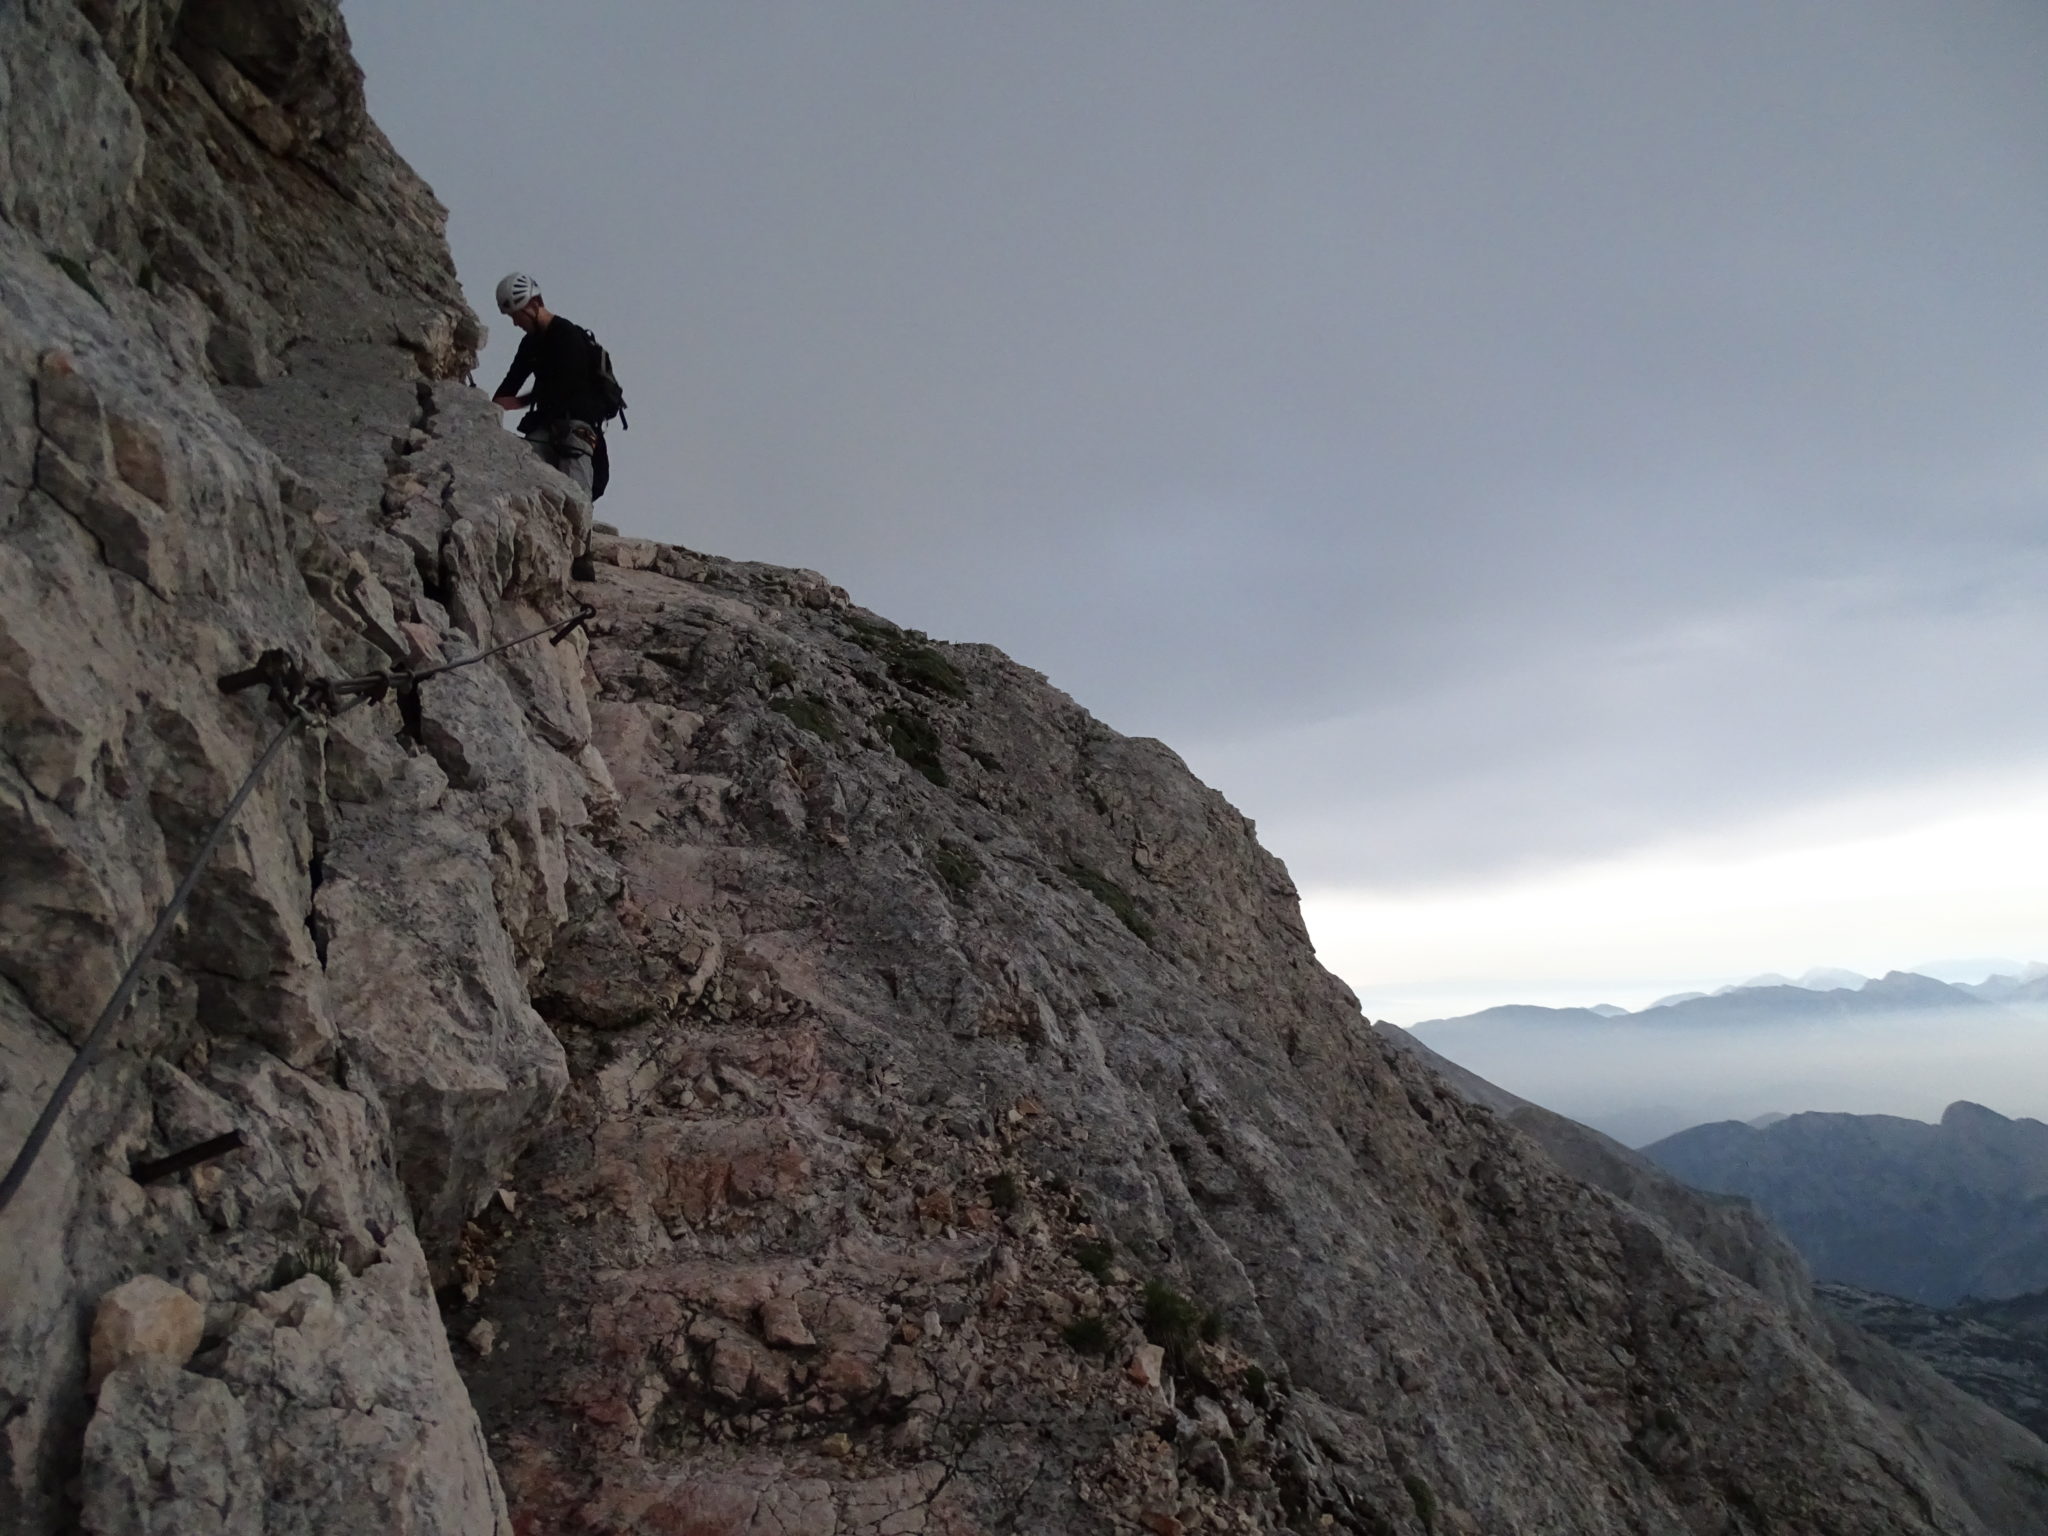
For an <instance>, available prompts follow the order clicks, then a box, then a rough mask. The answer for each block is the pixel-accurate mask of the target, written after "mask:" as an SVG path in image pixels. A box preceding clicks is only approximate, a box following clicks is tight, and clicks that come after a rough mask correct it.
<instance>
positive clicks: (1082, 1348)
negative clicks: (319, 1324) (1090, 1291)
mask: <svg viewBox="0 0 2048 1536" xmlns="http://www.w3.org/2000/svg"><path fill="white" fill-rule="evenodd" d="M1060 1337H1061V1338H1062V1339H1064V1340H1065V1341H1066V1345H1067V1348H1069V1349H1071V1350H1073V1351H1074V1352H1075V1353H1076V1354H1080V1355H1106V1354H1108V1353H1109V1324H1107V1323H1105V1322H1104V1321H1103V1320H1102V1319H1101V1318H1099V1317H1077V1318H1075V1319H1074V1320H1073V1321H1072V1322H1071V1323H1069V1324H1067V1326H1066V1327H1065V1328H1063V1329H1061V1330H1060Z"/></svg>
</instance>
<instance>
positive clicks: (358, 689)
mask: <svg viewBox="0 0 2048 1536" xmlns="http://www.w3.org/2000/svg"><path fill="white" fill-rule="evenodd" d="M596 616H597V610H596V609H595V608H592V607H591V606H590V604H588V603H585V604H583V605H582V607H581V608H579V609H578V610H577V611H576V613H575V614H573V615H572V616H571V617H569V618H567V619H560V620H557V621H556V622H555V623H553V624H548V625H544V626H543V627H541V628H540V629H536V630H532V631H530V632H529V633H527V634H524V635H521V636H519V637H518V638H517V639H514V640H507V641H505V642H504V644H502V645H494V646H492V647H491V648H490V649H489V650H487V651H479V652H478V653H477V654H476V655H474V656H465V657H463V658H462V659H461V660H459V661H450V662H443V663H442V664H441V665H439V666H435V667H429V668H427V669H426V670H425V671H423V672H415V671H412V670H411V669H410V668H405V669H401V670H399V671H397V672H390V671H385V672H373V673H370V674H368V675H367V676H364V677H349V678H336V679H325V678H321V679H314V680H311V681H307V680H305V679H304V678H303V677H302V676H301V675H300V673H299V670H298V665H297V663H296V662H294V661H293V660H292V659H291V657H290V656H289V655H288V654H287V653H285V652H284V651H276V650H273V651H266V652H264V654H263V656H262V658H261V659H260V660H258V662H257V663H256V665H255V666H253V667H250V668H248V669H247V670H245V671H242V672H235V673H230V674H229V675H228V676H226V677H223V678H222V679H221V680H220V689H221V692H223V693H239V692H241V691H242V690H243V689H245V688H251V687H254V686H256V685H257V684H258V683H263V684H267V685H269V688H270V692H271V697H272V698H273V699H274V700H276V701H277V702H278V703H279V704H280V705H281V706H282V707H283V708H284V709H285V710H287V711H288V712H289V714H290V716H291V718H290V719H288V720H286V721H285V723H284V725H283V727H282V728H281V729H280V730H279V731H278V733H277V734H276V735H275V736H273V737H271V738H270V744H269V745H268V746H266V747H265V748H264V749H263V754H262V756H260V757H258V758H257V759H256V764H255V766H254V767H252V768H251V769H250V770H249V772H248V774H247V776H246V777H244V778H243V780H242V784H241V787H240V788H239V789H237V790H236V791H235V794H234V798H233V799H231V800H229V801H228V805H227V809H226V810H224V811H222V812H221V813H220V816H219V818H218V819H216V820H215V822H214V824H213V826H212V828H211V829H210V830H209V831H208V832H207V834H206V839H205V841H203V842H202V843H200V845H199V851H198V852H197V853H196V854H194V855H193V856H192V864H191V867H190V868H189V869H187V870H186V871H185V877H184V878H183V879H182V880H180V881H179V882H178V888H177V889H176V890H175V891H173V892H172V893H171V899H170V901H169V902H168V903H167V904H166V905H165V907H164V909H163V911H162V912H161V913H159V914H158V915H157V920H156V926H155V927H153V928H151V929H150V930H149V937H148V938H146V939H144V940H143V941H142V947H141V948H140V949H139V950H137V951H136V952H135V958H134V959H133V960H130V961H129V962H128V969H127V970H125V971H123V972H122V973H121V980H120V982H119V984H118V985H116V986H115V988H114V995H113V996H112V997H110V998H108V999H107V1005H106V1007H104V1008H102V1009H101V1010H100V1016H99V1018H98V1019H97V1020H96V1021H95V1022H94V1024H93V1026H92V1028H91V1030H90V1031H88V1032H87V1034H86V1037H85V1039H84V1041H83V1042H82V1043H81V1044H80V1045H79V1047H78V1052H77V1054H76V1055H74V1056H73V1057H72V1058H71V1065H70V1066H68V1067H66V1068H65V1069H64V1075H63V1077H61V1078H59V1079H58V1081H57V1086H56V1088H55V1090H54V1091H53V1092H52V1093H51V1094H50V1099H49V1102H48V1103H47V1104H45V1105H44V1106H43V1112H42V1113H41V1114H40V1115H38V1116H37V1117H36V1123H35V1125H34V1127H33V1128H32V1129H31V1130H30V1131H29V1133H28V1140H26V1141H24V1142H23V1143H22V1144H21V1150H20V1151H19V1152H17V1153H16V1154H15V1155H14V1162H13V1165H12V1166H11V1167H9V1168H8V1170H7V1177H6V1178H4V1179H0V1211H5V1210H6V1209H7V1206H8V1204H9V1202H10V1201H12V1200H13V1199H14V1194H15V1191H16V1190H18V1189H20V1188H21V1185H22V1182H23V1180H25V1179H26V1178H27V1177H28V1174H29V1170H30V1169H31V1168H33V1167H34V1166H35V1164H36V1159H37V1158H38V1157H39V1156H41V1154H42V1150H43V1144H44V1143H45V1142H46V1141H48V1140H49V1139H50V1132H51V1131H53V1130H54V1129H55V1128H56V1125H57V1120H58V1118H59V1116H61V1115H62V1114H63V1113H64V1105H65V1103H66V1102H67V1101H68V1100H69V1099H70V1097H71V1095H72V1092H73V1091H74V1090H75V1089H76V1088H77V1087H78V1084H79V1082H80V1081H81V1080H82V1079H83V1078H84V1076H85V1074H86V1072H87V1071H88V1070H89V1069H90V1068H91V1067H92V1064H93V1062H94V1061H96V1060H97V1059H98V1058H99V1054H100V1048H101V1047H102V1046H103V1045H104V1044H105V1043H106V1039H107V1036H108V1034H109V1033H110V1032H111V1031H112V1029H113V1027H114V1024H115V1023H116V1022H117V1021H118V1020H119V1019H120V1018H121V1017H122V1016H123V1015H124V1014H125V1013H126V1012H127V1011H128V1004H129V1003H130V1002H131V1001H133V999H134V997H135V989H136V988H137V987H138V986H139V985H141V982H142V972H143V968H144V967H145V966H147V965H148V964H149V962H150V960H151V959H152V958H153V957H154V956H155V954H156V952H157V949H158V947H159V946H160V945H162V943H163V941H164V939H165V938H166V937H168V936H169V934H170V931H171V928H172V925H174V924H175V923H176V922H177V920H178V917H179V914H181V913H182V912H183V911H184V910H185V903H186V902H187V901H189V900H191V897H192V892H193V890H194V889H195V888H196V887H197V886H198V884H199V877H200V875H201V874H202V873H204V872H205V869H206V866H207V864H208V863H209V862H210V861H211V860H212V858H213V855H214V851H215V850H216V849H217V848H219V847H220V844H221V839H222V838H224V837H225V836H227V830H228V828H229V826H230V825H232V824H233V822H234V819H235V817H236V815H237V814H238V813H239V812H240V811H241V809H242V806H243V804H244V803H245V802H246V801H247V800H248V798H249V796H250V795H251V794H252V793H253V792H254V791H255V788H256V784H257V781H258V780H260V779H261V778H262V777H263V774H264V771H265V770H266V769H268V768H269V767H270V765H271V764H272V763H273V762H275V761H276V759H277V756H278V754H279V753H280V752H282V751H283V750H284V745H285V743H286V742H288V741H290V740H291V739H292V737H293V736H295V735H297V734H298V732H299V729H300V727H302V726H304V725H305V724H306V723H307V722H308V721H309V720H311V719H312V715H311V713H310V712H309V710H311V709H317V710H319V711H320V712H321V713H323V714H325V715H326V716H327V717H328V718H330V719H339V718H341V716H343V715H345V714H347V713H348V712H349V711H350V710H352V709H354V708H355V707H356V706H357V705H358V704H366V703H372V702H374V701H376V700H378V699H381V698H383V697H384V695H385V694H386V693H387V692H389V691H391V690H392V689H394V688H395V689H397V690H399V691H400V692H410V691H413V690H416V689H417V688H418V687H419V685H420V684H421V683H423V682H425V681H427V680H428V679H429V678H433V677H439V676H441V675H442V674H443V673H445V672H458V671H460V670H461V669H462V668H464V667H473V666H475V665H476V664H477V663H478V662H480V661H488V660H490V658H491V657H493V656H498V655H502V654H503V653H504V652H506V651H509V650H511V649H512V648H513V647H514V646H518V645H524V644H526V643H527V642H528V641H529V640H538V639H539V638H540V637H541V636H542V635H552V636H553V637H554V638H553V640H552V641H551V642H550V643H551V644H554V645H560V644H561V643H562V642H563V641H564V640H566V639H568V638H569V636H570V635H572V634H574V633H575V632H576V631H577V630H578V629H580V628H581V627H582V626H583V625H584V623H585V622H586V621H588V620H590V619H592V618H595V617H596ZM350 696H352V697H350ZM343 697H350V702H349V703H347V704H344V705H342V706H341V707H340V708H338V709H337V708H336V707H335V701H336V700H337V699H339V698H343Z"/></svg>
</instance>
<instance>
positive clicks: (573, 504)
mask: <svg viewBox="0 0 2048 1536" xmlns="http://www.w3.org/2000/svg"><path fill="white" fill-rule="evenodd" d="M526 441H527V445H528V446H529V447H531V448H532V449H533V451H534V453H535V454H536V455H537V456H538V457H539V459H540V461H541V462H542V463H543V464H546V465H548V466H549V467H550V468H552V469H558V470H560V471H561V472H562V473H563V474H565V475H567V476H568V477H569V479H570V481H571V482H572V483H573V484H574V485H575V487H576V489H577V490H578V491H580V492H581V493H582V494H581V495H579V496H576V497H574V498H572V499H571V501H570V503H569V518H570V521H571V522H572V523H573V524H574V535H573V538H572V540H571V545H570V547H571V548H572V549H573V550H574V551H575V558H574V563H573V564H572V566H571V567H570V570H571V574H572V575H573V576H574V577H575V579H576V580H578V581H589V580H591V579H592V578H593V577H594V575H595V574H596V573H595V571H594V570H593V569H592V567H591V563H590V524H591V520H592V519H593V517H594V516H595V515H596V511H597V505H596V503H595V502H594V501H593V500H592V499H591V495H590V488H591V485H592V483H593V481H592V470H593V469H594V468H595V466H594V465H593V464H592V463H591V459H590V454H591V450H592V449H593V448H595V447H596V445H597V430H596V429H595V428H594V427H587V426H585V425H584V424H583V423H582V422H580V421H572V422H570V423H568V428H567V430H564V431H555V430H552V429H549V428H542V429H541V430H539V431H537V432H530V433H528V434H527V436H526Z"/></svg>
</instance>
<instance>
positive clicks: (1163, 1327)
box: [1143, 1280, 1213, 1369]
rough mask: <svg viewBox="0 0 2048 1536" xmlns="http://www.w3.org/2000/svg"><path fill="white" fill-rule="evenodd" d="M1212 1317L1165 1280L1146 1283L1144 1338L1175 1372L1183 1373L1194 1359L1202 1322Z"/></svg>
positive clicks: (1200, 1335)
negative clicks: (1180, 1371)
mask: <svg viewBox="0 0 2048 1536" xmlns="http://www.w3.org/2000/svg"><path fill="white" fill-rule="evenodd" d="M1211 1315H1213V1314H1210V1313H1207V1312H1205V1311H1204V1310H1203V1309H1202V1308H1201V1307H1200V1306H1198V1305H1197V1304H1196V1303H1194V1302H1192V1301H1190V1300H1189V1299H1188V1298H1187V1297H1185V1296H1183V1295H1181V1293H1180V1292H1179V1291H1176V1290H1175V1289H1174V1288H1173V1287H1172V1286H1170V1285H1168V1284H1167V1283H1166V1282H1165V1281H1164V1280H1147V1281H1146V1282H1145V1311H1144V1318H1143V1322H1144V1327H1145V1337H1146V1338H1148V1339H1150V1340H1151V1341H1152V1342H1153V1343H1154V1344H1157V1345H1158V1346H1159V1347H1160V1348H1161V1349H1163V1350H1165V1351H1166V1358H1167V1359H1168V1360H1169V1361H1171V1362H1172V1363H1173V1364H1174V1365H1175V1367H1176V1368H1181V1369H1184V1368H1185V1367H1186V1366H1187V1364H1188V1362H1189V1361H1190V1360H1192V1359H1193V1358H1194V1353H1195V1344H1196V1342H1197V1341H1198V1340H1199V1339H1200V1338H1201V1337H1202V1326H1203V1320H1204V1318H1206V1317H1208V1316H1211Z"/></svg>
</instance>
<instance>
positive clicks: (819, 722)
mask: <svg viewBox="0 0 2048 1536" xmlns="http://www.w3.org/2000/svg"><path fill="white" fill-rule="evenodd" d="M768 707H769V708H770V709H772V710H774V711H775V713H777V714H778V715H782V716H785V717H786V718H787V719H788V720H789V722H790V723H791V724H792V725H796V726H801V727H802V728H803V729H804V730H807V731H809V732H810V733H811V734H812V735H813V736H815V737H817V738H818V739H819V740H820V741H838V740H840V739H841V736H842V732H841V731H840V729H839V722H838V721H836V720H834V719H833V718H832V706H831V705H829V704H827V703H826V702H825V701H824V700H823V699H821V698H819V697H818V696H817V695H816V694H812V693H805V694H799V695H798V696H797V697H796V698H793V699H770V700H769V701H768Z"/></svg>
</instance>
